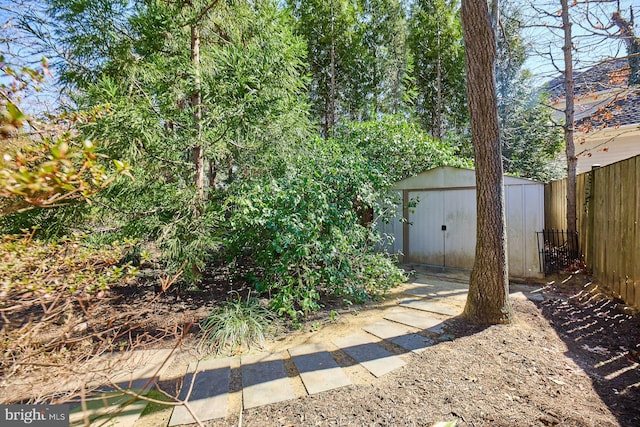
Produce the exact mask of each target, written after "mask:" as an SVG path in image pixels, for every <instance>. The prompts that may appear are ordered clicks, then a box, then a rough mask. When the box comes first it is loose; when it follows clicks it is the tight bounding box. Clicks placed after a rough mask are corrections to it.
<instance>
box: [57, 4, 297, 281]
mask: <svg viewBox="0 0 640 427" xmlns="http://www.w3.org/2000/svg"><path fill="white" fill-rule="evenodd" d="M111 3H113V4H111ZM118 4H120V6H119V7H115V6H113V5H118ZM52 6H53V7H52V14H53V15H54V17H55V18H56V19H57V21H58V22H59V23H60V26H59V32H58V34H59V35H60V37H61V39H62V40H63V41H64V42H65V45H66V46H67V52H68V58H67V62H66V66H65V68H64V71H65V73H64V77H65V78H66V80H67V81H68V82H69V83H70V84H71V85H73V88H74V91H75V93H76V94H77V95H78V96H77V101H78V104H79V106H80V107H81V108H86V109H98V110H100V111H102V116H101V118H100V119H99V120H98V121H96V122H95V123H91V124H90V125H87V126H85V127H84V128H82V131H83V132H84V134H85V135H86V136H87V137H92V138H96V139H98V140H100V141H104V145H103V146H102V149H103V150H104V152H105V153H106V154H108V155H111V156H112V157H115V158H125V159H127V160H128V161H129V162H130V163H131V165H132V173H133V175H134V176H135V178H136V180H135V181H134V182H131V181H127V180H119V181H118V182H116V183H115V184H114V185H113V186H112V187H111V188H110V190H109V191H107V192H105V196H104V197H105V198H104V199H103V200H102V204H103V205H108V206H109V207H110V208H111V211H110V212H111V218H112V220H113V221H115V222H116V223H118V224H119V225H120V226H121V227H123V228H121V230H122V232H124V233H126V234H134V235H138V236H144V237H151V238H152V239H155V240H156V241H157V243H158V244H159V245H160V247H161V249H163V253H164V254H165V256H166V259H167V261H168V262H169V265H170V266H172V267H173V268H174V269H177V268H178V267H179V266H180V265H181V264H182V262H183V261H184V260H188V264H189V266H188V268H186V269H185V273H188V274H192V275H193V278H197V276H198V273H199V272H200V271H201V269H202V267H203V263H204V260H205V259H206V257H207V254H208V253H210V251H211V250H212V248H214V247H215V245H216V242H217V239H218V234H219V232H218V230H219V222H220V221H221V220H222V216H221V215H222V212H221V209H222V204H221V197H223V195H222V194H221V193H222V192H224V189H225V188H226V187H227V186H228V185H229V183H230V182H232V181H233V179H234V178H235V177H238V176H241V177H246V176H249V175H251V174H255V173H269V166H268V165H267V163H268V162H266V160H265V159H267V158H268V157H269V155H270V153H271V154H274V155H276V154H275V153H277V155H281V154H282V152H283V151H284V150H286V146H287V144H292V143H293V142H292V141H293V140H294V139H295V138H296V137H297V135H298V134H300V132H304V128H305V122H304V109H305V105H304V104H302V103H301V102H300V99H301V90H302V87H303V84H304V80H303V79H302V77H301V73H302V72H303V69H304V65H303V62H302V58H301V56H302V54H303V50H302V48H303V44H302V43H301V42H300V40H299V39H298V38H297V37H295V36H293V34H292V27H291V22H290V20H289V18H288V17H287V15H286V14H284V13H283V12H282V11H280V10H279V9H278V7H277V6H276V4H275V3H274V2H272V1H271V0H264V1H259V2H248V1H247V2H245V1H238V2H233V3H228V2H218V1H215V0H213V1H193V2H189V3H182V2H179V3H175V2H164V1H151V0H148V1H138V2H120V3H118V2H109V1H106V0H55V1H54V2H53V4H52ZM107 6H109V7H107ZM125 6H126V8H125V9H123V7H125ZM84 15H87V16H89V17H91V19H88V20H87V21H86V22H84V21H83V23H82V25H77V24H78V23H79V21H78V20H79V19H80V20H81V19H83V16H84ZM112 15H117V16H112ZM112 18H113V19H112ZM114 22H115V23H117V25H118V27H117V31H115V30H113V31H112V29H111V28H110V29H109V31H105V30H104V28H103V27H104V25H106V26H107V27H109V26H111V25H115V24H113V23H114ZM105 23H106V24H105ZM102 45H104V47H103V48H102V49H100V48H98V47H96V46H102ZM258 171H259V172H258ZM205 175H206V176H205ZM193 273H195V274H193Z"/></svg>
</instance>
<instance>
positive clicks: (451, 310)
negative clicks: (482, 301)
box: [400, 299, 462, 316]
mask: <svg viewBox="0 0 640 427" xmlns="http://www.w3.org/2000/svg"><path fill="white" fill-rule="evenodd" d="M400 305H401V306H403V307H408V308H413V309H416V310H422V311H429V312H431V313H438V314H444V315H445V316H457V315H458V314H461V313H462V309H459V308H456V307H453V306H450V305H447V304H443V303H441V302H438V301H426V300H423V299H407V300H404V301H402V302H401V303H400Z"/></svg>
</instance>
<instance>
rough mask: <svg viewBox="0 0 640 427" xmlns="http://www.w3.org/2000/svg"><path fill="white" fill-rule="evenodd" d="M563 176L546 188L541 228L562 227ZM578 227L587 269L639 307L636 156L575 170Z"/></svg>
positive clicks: (639, 174)
mask: <svg viewBox="0 0 640 427" xmlns="http://www.w3.org/2000/svg"><path fill="white" fill-rule="evenodd" d="M566 187H567V181H566V179H562V180H557V181H553V182H550V183H549V184H547V185H546V186H545V228H546V229H556V230H558V229H560V230H564V229H566V228H567V227H566V224H567V221H566ZM576 187H577V188H576V205H577V214H578V223H577V229H578V232H579V238H580V249H581V252H582V254H583V255H584V257H585V262H586V263H587V266H588V268H589V269H590V270H591V271H592V273H593V276H594V278H595V279H596V280H598V281H599V282H600V283H602V284H604V285H605V286H607V287H609V288H610V289H611V290H612V291H613V292H614V293H616V294H617V295H619V296H620V297H621V298H622V299H624V300H625V302H626V303H627V304H630V305H633V306H635V307H637V308H640V224H639V222H640V218H639V216H640V156H636V157H633V158H631V159H627V160H623V161H621V162H617V163H614V164H612V165H608V166H605V167H601V168H598V169H596V170H593V171H591V172H587V173H584V174H580V175H578V177H577V184H576Z"/></svg>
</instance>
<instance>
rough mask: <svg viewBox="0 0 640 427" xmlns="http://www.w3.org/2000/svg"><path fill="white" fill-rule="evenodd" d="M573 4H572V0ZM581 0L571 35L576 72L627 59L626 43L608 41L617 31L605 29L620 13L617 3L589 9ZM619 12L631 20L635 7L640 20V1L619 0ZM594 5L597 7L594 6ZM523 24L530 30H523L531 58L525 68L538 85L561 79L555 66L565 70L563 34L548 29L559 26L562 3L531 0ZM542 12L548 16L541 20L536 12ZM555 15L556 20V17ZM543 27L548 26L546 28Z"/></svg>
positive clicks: (638, 28) (574, 12) (573, 15)
mask: <svg viewBox="0 0 640 427" xmlns="http://www.w3.org/2000/svg"><path fill="white" fill-rule="evenodd" d="M570 3H571V0H570ZM584 3H585V2H584V0H581V1H580V2H579V3H578V4H577V5H575V6H573V7H571V8H570V12H569V13H570V16H571V18H572V21H574V23H573V25H572V35H573V39H574V47H575V50H574V52H573V54H574V70H575V71H581V70H584V69H586V68H589V67H592V66H593V65H595V64H596V63H598V62H600V61H602V60H606V59H609V58H615V57H623V56H626V54H627V51H626V48H625V46H624V43H623V42H622V40H620V39H615V38H612V37H605V35H606V34H607V33H615V32H616V31H617V27H612V28H610V29H608V30H607V29H606V27H608V26H610V25H611V14H612V12H613V11H615V10H616V9H617V2H616V1H611V2H598V3H596V2H593V1H591V2H590V4H589V6H588V9H587V6H586V5H585V4H584ZM619 3H620V10H621V14H622V16H623V18H625V19H627V20H629V19H630V7H631V6H633V9H634V14H635V15H636V16H638V17H640V0H620V1H619ZM594 5H595V6H594ZM522 6H523V8H524V10H523V14H524V23H525V25H529V26H530V27H529V28H526V29H525V30H524V36H525V37H526V38H527V39H528V41H529V45H530V48H529V54H530V56H529V58H528V60H527V62H526V63H525V65H526V67H527V68H529V70H530V71H531V72H532V73H533V74H534V76H535V77H536V80H537V82H544V81H548V80H550V79H551V78H553V77H557V76H558V75H559V72H558V70H557V69H556V67H554V64H553V61H552V60H551V58H553V59H554V61H555V66H557V67H558V68H560V69H562V68H563V67H564V61H563V53H562V50H561V47H562V44H563V37H564V35H563V31H562V30H561V29H555V28H550V27H549V26H559V25H560V24H561V18H560V15H559V14H558V13H559V11H560V0H532V1H531V2H530V3H528V4H527V5H525V4H524V3H523V4H522ZM536 8H537V9H543V10H545V11H546V12H548V13H549V14H550V15H549V16H544V17H541V16H540V13H538V12H536V11H535V9H536ZM554 15H555V16H554ZM592 24H595V25H596V26H598V25H601V26H602V27H603V28H604V29H599V30H593V27H592ZM639 24H640V23H639V22H637V20H636V23H635V30H636V34H640V25H639ZM543 25H548V27H544V26H543Z"/></svg>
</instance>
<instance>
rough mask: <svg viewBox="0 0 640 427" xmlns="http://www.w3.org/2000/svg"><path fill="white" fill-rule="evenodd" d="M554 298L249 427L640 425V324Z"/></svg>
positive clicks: (602, 304) (580, 300)
mask: <svg viewBox="0 0 640 427" xmlns="http://www.w3.org/2000/svg"><path fill="white" fill-rule="evenodd" d="M547 297H548V299H546V300H545V301H543V302H535V303H534V302H532V301H515V302H514V304H513V306H514V310H515V312H516V316H517V319H518V320H517V323H516V324H514V325H510V326H503V325H499V326H490V327H484V328H482V327H477V326H473V325H469V324H468V323H467V322H466V321H464V320H463V319H461V318H456V319H453V320H451V321H450V322H449V326H448V329H447V331H446V333H447V335H446V336H447V337H448V338H449V339H451V340H450V341H444V342H440V343H439V344H437V345H435V346H433V347H430V348H429V349H427V350H426V351H425V352H423V353H422V354H420V355H419V356H415V355H412V356H411V359H410V362H409V363H408V365H407V366H406V367H404V368H402V369H400V370H398V371H396V372H393V373H391V374H388V375H386V376H384V377H382V378H380V379H378V380H376V381H374V383H373V385H352V386H349V387H346V388H342V389H337V390H333V391H329V392H326V393H321V394H319V395H314V396H307V397H305V398H300V399H296V400H292V401H288V402H283V403H279V404H273V405H269V406H267V407H263V408H256V409H251V410H246V411H244V412H243V414H242V425H244V426H260V427H263V426H301V425H304V426H316V425H318V426H325V425H340V426H343V425H354V426H355V425H358V426H360V425H367V426H370V425H381V426H382V425H384V426H386V425H407V426H429V425H432V424H434V423H436V422H438V421H450V420H457V425H458V426H505V427H506V426H553V425H558V426H625V427H626V426H636V425H640V368H639V364H638V358H637V357H638V350H640V318H639V316H638V315H635V316H634V315H632V314H631V313H629V312H628V308H625V306H624V305H623V304H621V303H620V302H619V301H616V300H611V299H608V298H605V297H603V296H602V295H600V294H591V293H588V292H584V291H582V292H579V290H575V291H573V292H571V291H567V289H563V290H562V292H557V293H554V292H549V293H547ZM239 421H240V420H239V419H238V417H229V418H227V419H223V420H216V421H212V422H209V423H206V425H209V426H228V425H238V422H239Z"/></svg>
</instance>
